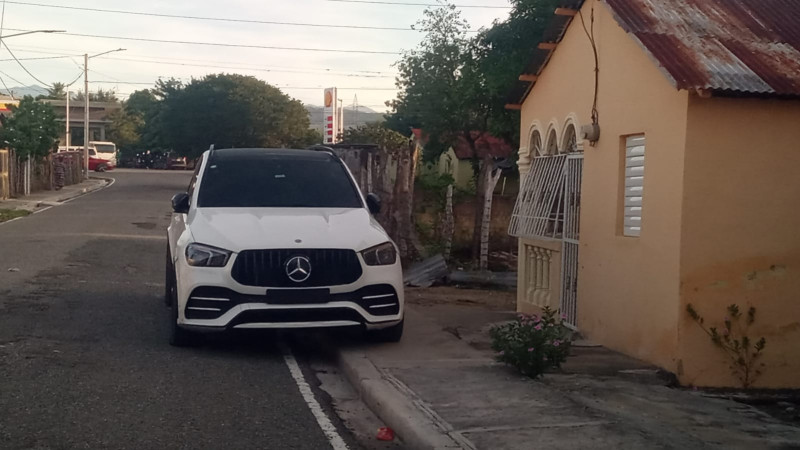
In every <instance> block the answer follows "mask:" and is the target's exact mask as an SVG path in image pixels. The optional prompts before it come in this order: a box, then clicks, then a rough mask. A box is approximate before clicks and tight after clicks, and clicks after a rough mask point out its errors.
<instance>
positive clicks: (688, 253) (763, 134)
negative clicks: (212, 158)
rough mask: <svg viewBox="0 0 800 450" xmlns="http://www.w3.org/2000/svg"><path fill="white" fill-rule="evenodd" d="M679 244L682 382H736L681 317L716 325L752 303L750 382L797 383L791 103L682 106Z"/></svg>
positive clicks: (799, 226) (796, 107) (799, 250)
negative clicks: (756, 341) (756, 374)
mask: <svg viewBox="0 0 800 450" xmlns="http://www.w3.org/2000/svg"><path fill="white" fill-rule="evenodd" d="M689 124H690V125H689V128H688V133H687V134H688V136H687V140H688V142H687V151H686V172H685V176H684V183H685V185H684V192H685V195H684V198H685V199H684V204H683V213H682V228H683V241H682V245H681V274H680V276H681V305H680V312H681V320H680V328H679V332H680V349H679V355H680V358H681V362H682V364H680V366H679V369H680V370H679V371H678V375H679V376H680V379H681V381H682V382H684V383H687V384H695V385H735V384H736V378H733V377H732V376H731V374H730V371H729V369H728V365H729V362H728V361H727V360H726V359H725V358H724V357H723V356H722V354H721V353H720V350H719V349H717V348H715V347H713V345H712V344H711V342H710V340H709V338H708V336H706V335H705V334H703V333H702V332H701V331H700V329H699V327H698V326H697V325H696V324H695V323H694V322H693V321H691V320H690V319H688V317H687V316H686V314H685V312H684V311H685V307H686V304H688V303H691V304H692V305H694V306H695V308H696V309H697V310H698V312H700V313H701V315H703V316H705V319H706V321H707V323H709V325H714V324H716V325H717V326H720V327H721V324H722V320H723V318H724V316H725V308H726V306H727V305H729V304H731V303H737V304H739V306H740V307H742V308H743V309H746V308H747V306H749V305H752V306H755V307H756V309H757V310H756V322H755V324H754V327H753V333H752V334H753V335H754V336H757V337H760V336H764V337H765V338H766V339H767V346H766V349H765V350H764V357H763V362H764V363H765V367H764V368H763V369H762V371H763V375H762V377H761V379H760V382H759V383H757V384H756V386H758V387H795V388H796V387H800V344H798V343H800V208H798V207H799V206H800V169H799V168H800V140H799V139H798V136H797V130H798V125H800V101H785V100H763V99H723V98H711V99H700V98H696V97H693V98H692V99H691V101H690V107H689Z"/></svg>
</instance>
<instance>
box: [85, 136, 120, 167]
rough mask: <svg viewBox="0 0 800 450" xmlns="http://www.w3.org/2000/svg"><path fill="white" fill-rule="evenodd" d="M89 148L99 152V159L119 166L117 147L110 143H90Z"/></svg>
mask: <svg viewBox="0 0 800 450" xmlns="http://www.w3.org/2000/svg"><path fill="white" fill-rule="evenodd" d="M89 146H90V147H94V148H95V150H97V157H98V158H100V159H105V160H106V161H109V162H110V163H111V165H114V166H116V165H117V145H116V144H114V143H113V142H108V141H89Z"/></svg>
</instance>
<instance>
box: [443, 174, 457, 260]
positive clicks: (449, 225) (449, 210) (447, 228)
mask: <svg viewBox="0 0 800 450" xmlns="http://www.w3.org/2000/svg"><path fill="white" fill-rule="evenodd" d="M454 225H455V223H454V220H453V185H452V184H451V185H450V186H447V201H446V203H445V206H444V227H443V229H442V238H443V239H444V259H445V261H449V260H450V251H451V250H452V248H453V229H454Z"/></svg>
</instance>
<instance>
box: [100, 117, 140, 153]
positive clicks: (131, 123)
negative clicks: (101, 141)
mask: <svg viewBox="0 0 800 450" xmlns="http://www.w3.org/2000/svg"><path fill="white" fill-rule="evenodd" d="M110 119H111V125H110V126H109V130H108V137H109V139H111V140H112V141H114V143H115V144H117V147H118V148H119V149H120V152H122V153H123V154H128V153H132V152H134V151H135V150H137V149H138V147H139V144H140V142H141V132H142V128H143V127H144V124H145V122H144V118H143V117H142V115H139V114H136V113H134V112H131V111H129V109H128V108H127V107H126V108H122V109H119V110H117V111H114V112H113V113H112V114H111V117H110Z"/></svg>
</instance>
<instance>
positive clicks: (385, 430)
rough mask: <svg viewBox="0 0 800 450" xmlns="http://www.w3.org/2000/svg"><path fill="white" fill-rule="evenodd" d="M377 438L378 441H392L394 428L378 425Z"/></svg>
mask: <svg viewBox="0 0 800 450" xmlns="http://www.w3.org/2000/svg"><path fill="white" fill-rule="evenodd" d="M378 440H379V441H393V440H394V430H392V429H391V428H389V427H380V428H378Z"/></svg>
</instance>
